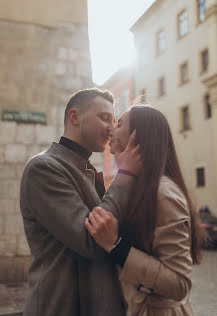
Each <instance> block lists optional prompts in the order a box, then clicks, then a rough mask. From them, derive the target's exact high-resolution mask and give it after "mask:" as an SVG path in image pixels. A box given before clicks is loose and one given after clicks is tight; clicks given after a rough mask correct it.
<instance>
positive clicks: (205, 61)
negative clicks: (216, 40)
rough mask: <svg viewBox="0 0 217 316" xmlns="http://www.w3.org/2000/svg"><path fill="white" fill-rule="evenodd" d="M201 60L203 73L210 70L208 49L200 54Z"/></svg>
mask: <svg viewBox="0 0 217 316" xmlns="http://www.w3.org/2000/svg"><path fill="white" fill-rule="evenodd" d="M200 59H201V73H203V72H205V71H207V70H208V67H209V52H208V49H204V50H203V51H202V52H201V53H200Z"/></svg>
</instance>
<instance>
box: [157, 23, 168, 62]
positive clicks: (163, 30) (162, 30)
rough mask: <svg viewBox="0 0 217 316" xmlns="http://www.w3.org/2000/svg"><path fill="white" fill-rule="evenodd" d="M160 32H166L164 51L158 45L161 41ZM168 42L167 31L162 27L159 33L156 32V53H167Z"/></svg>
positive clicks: (158, 54)
mask: <svg viewBox="0 0 217 316" xmlns="http://www.w3.org/2000/svg"><path fill="white" fill-rule="evenodd" d="M160 33H164V34H165V48H164V50H163V51H160V50H159V45H158V43H159V37H158V35H159V34H160ZM166 44H167V43H166V31H165V29H163V28H162V29H160V30H158V31H157V33H156V55H157V56H160V55H163V54H164V53H165V51H166V49H167V45H166Z"/></svg>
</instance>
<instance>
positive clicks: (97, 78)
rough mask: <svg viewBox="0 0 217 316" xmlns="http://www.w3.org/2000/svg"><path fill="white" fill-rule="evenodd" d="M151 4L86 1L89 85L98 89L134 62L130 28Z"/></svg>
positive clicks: (147, 0) (124, 0) (141, 0)
mask: <svg viewBox="0 0 217 316" xmlns="http://www.w3.org/2000/svg"><path fill="white" fill-rule="evenodd" d="M154 1H155V0H88V28H89V40H90V55H91V65H92V74H93V82H94V83H96V84H97V85H102V84H103V83H104V82H105V81H106V80H108V79H109V77H111V76H112V75H113V74H114V73H115V72H116V71H117V70H118V69H119V68H120V67H122V66H126V65H129V64H130V63H133V61H134V60H135V58H136V52H135V49H134V41H133V34H132V33H131V32H130V31H129V29H130V27H131V26H132V25H133V24H134V23H135V22H136V21H137V19H138V18H139V17H140V16H141V15H142V14H143V13H144V12H145V11H146V9H147V8H148V7H149V6H150V5H151V4H152V3H153V2H154Z"/></svg>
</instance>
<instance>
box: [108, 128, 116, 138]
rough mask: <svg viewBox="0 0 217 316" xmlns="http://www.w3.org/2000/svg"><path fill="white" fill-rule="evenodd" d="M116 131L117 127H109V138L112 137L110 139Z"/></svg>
mask: <svg viewBox="0 0 217 316" xmlns="http://www.w3.org/2000/svg"><path fill="white" fill-rule="evenodd" d="M114 129H115V127H114V126H110V127H109V136H110V137H112V136H113V133H114Z"/></svg>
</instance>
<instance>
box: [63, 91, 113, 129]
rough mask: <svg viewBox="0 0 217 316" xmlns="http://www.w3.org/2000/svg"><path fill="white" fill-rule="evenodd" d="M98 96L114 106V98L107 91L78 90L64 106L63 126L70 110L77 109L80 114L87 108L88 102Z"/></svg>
mask: <svg viewBox="0 0 217 316" xmlns="http://www.w3.org/2000/svg"><path fill="white" fill-rule="evenodd" d="M98 96H99V97H102V98H104V99H106V100H107V101H109V102H111V103H112V104H114V96H113V94H112V93H111V92H110V91H109V90H100V89H98V88H91V89H85V90H79V91H78V92H76V93H74V94H73V95H72V96H71V98H70V100H69V102H68V104H67V106H66V109H65V117H64V124H65V125H66V123H67V120H68V113H69V111H70V110H71V109H72V108H75V109H79V110H80V111H81V112H84V111H85V110H86V109H87V108H88V107H89V105H90V102H91V101H93V99H95V98H96V97H98Z"/></svg>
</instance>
